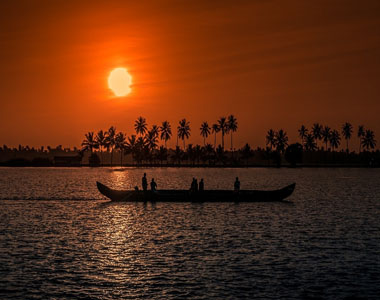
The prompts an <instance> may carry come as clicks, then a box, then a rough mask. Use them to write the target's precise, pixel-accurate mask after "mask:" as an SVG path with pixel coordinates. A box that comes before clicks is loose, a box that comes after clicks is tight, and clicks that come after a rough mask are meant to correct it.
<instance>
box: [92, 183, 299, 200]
mask: <svg viewBox="0 0 380 300" xmlns="http://www.w3.org/2000/svg"><path fill="white" fill-rule="evenodd" d="M96 185H97V187H98V190H99V192H100V193H101V194H103V195H104V196H106V197H107V198H109V199H110V200H111V201H130V202H132V201H138V202H145V201H167V202H234V201H235V202H236V201H238V202H275V201H282V200H284V199H285V198H287V197H289V196H290V195H291V194H292V193H293V191H294V189H295V186H296V184H295V183H293V184H291V185H288V186H286V187H284V188H282V189H279V190H272V191H259V190H240V191H239V192H238V193H236V192H234V191H232V190H205V191H202V192H196V193H193V192H190V191H189V190H157V191H155V192H152V191H145V192H144V191H142V190H127V191H122V190H114V189H111V188H109V187H108V186H106V185H104V184H102V183H100V182H96Z"/></svg>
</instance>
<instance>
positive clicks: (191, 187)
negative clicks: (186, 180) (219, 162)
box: [190, 177, 198, 193]
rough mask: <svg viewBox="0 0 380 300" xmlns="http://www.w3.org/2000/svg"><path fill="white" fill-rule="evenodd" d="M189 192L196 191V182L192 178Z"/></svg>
mask: <svg viewBox="0 0 380 300" xmlns="http://www.w3.org/2000/svg"><path fill="white" fill-rule="evenodd" d="M190 191H191V192H192V193H195V192H197V191H198V181H197V180H196V179H195V178H194V177H193V181H192V182H191V186H190Z"/></svg>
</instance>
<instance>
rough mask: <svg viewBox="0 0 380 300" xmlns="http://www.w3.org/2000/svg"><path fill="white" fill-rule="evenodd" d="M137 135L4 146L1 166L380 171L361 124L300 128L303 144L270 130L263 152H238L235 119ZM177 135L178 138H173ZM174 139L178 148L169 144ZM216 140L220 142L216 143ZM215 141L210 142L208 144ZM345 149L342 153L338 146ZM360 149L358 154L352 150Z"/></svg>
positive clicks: (141, 122) (371, 138)
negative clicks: (195, 137) (70, 145)
mask: <svg viewBox="0 0 380 300" xmlns="http://www.w3.org/2000/svg"><path fill="white" fill-rule="evenodd" d="M134 130H135V132H134V133H133V134H131V135H127V134H125V133H124V132H122V131H117V130H116V128H115V127H114V126H111V127H110V128H109V129H108V130H99V131H98V132H94V131H90V132H88V133H86V134H85V136H84V139H83V141H82V144H81V148H80V149H77V148H74V149H67V148H66V149H64V148H62V146H58V147H56V148H51V147H47V148H46V149H45V148H44V147H41V148H39V149H34V148H30V147H28V146H25V147H24V146H21V145H20V146H19V147H18V148H13V149H11V148H8V147H7V146H6V145H4V146H3V147H0V164H1V165H3V166H82V165H89V166H189V167H195V166H203V167H208V166H210V167H244V166H250V167H255V166H257V167H260V166H262V167H265V166H267V167H268V166H269V167H280V166H284V165H285V166H292V167H294V166H310V167H313V166H316V167H322V166H351V167H355V166H358V167H368V166H372V167H379V166H380V152H379V150H375V148H376V143H377V142H376V139H375V133H374V132H373V131H372V130H371V129H368V128H365V127H364V126H363V125H359V126H358V127H357V128H356V129H355V130H354V127H353V126H352V124H350V123H348V122H346V123H344V124H343V125H342V127H341V128H340V130H337V129H332V128H330V127H329V126H327V125H321V124H319V123H314V124H313V126H312V127H311V128H307V127H306V126H304V125H301V126H300V128H299V130H298V137H299V141H297V142H296V143H292V144H290V143H289V138H288V135H287V132H286V131H284V130H283V129H279V130H274V129H269V130H268V131H267V134H266V136H265V141H266V147H265V148H260V147H257V148H255V149H254V148H252V147H251V145H250V144H248V143H246V144H245V145H244V146H243V147H241V148H239V149H235V148H234V144H233V142H234V135H235V134H236V133H237V131H238V121H237V118H236V117H235V116H234V115H229V116H228V117H221V118H219V119H218V120H216V122H214V123H210V124H209V123H208V122H207V121H204V122H202V123H201V124H200V125H198V126H196V129H193V130H192V128H191V126H190V122H189V121H188V120H186V119H181V120H180V121H179V122H178V124H176V126H174V127H173V129H172V125H171V124H170V122H169V121H163V122H162V123H161V124H160V125H151V126H148V123H147V121H146V119H145V118H144V117H141V116H140V117H138V118H137V119H136V121H135V122H134ZM173 133H175V134H173ZM192 133H193V134H199V135H200V136H201V137H202V138H203V144H202V145H199V144H192V143H188V140H189V138H190V136H191V134H192ZM172 138H174V139H175V140H176V146H175V148H168V147H167V143H168V141H170V140H171V139H172ZM217 141H218V142H217ZM210 142H211V143H210ZM342 146H343V149H341V150H339V151H338V149H339V147H342ZM354 147H356V150H357V151H356V150H353V149H354Z"/></svg>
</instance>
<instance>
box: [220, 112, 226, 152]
mask: <svg viewBox="0 0 380 300" xmlns="http://www.w3.org/2000/svg"><path fill="white" fill-rule="evenodd" d="M218 126H219V129H220V131H221V132H222V148H223V150H224V135H225V134H226V133H228V123H227V119H226V117H221V118H220V119H219V120H218Z"/></svg>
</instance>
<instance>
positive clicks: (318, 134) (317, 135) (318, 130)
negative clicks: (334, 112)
mask: <svg viewBox="0 0 380 300" xmlns="http://www.w3.org/2000/svg"><path fill="white" fill-rule="evenodd" d="M311 132H312V133H313V136H314V139H315V142H316V144H317V147H318V141H319V140H321V139H322V137H323V135H322V126H321V125H320V124H319V123H314V124H313V127H312V128H311ZM326 148H327V146H326Z"/></svg>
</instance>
